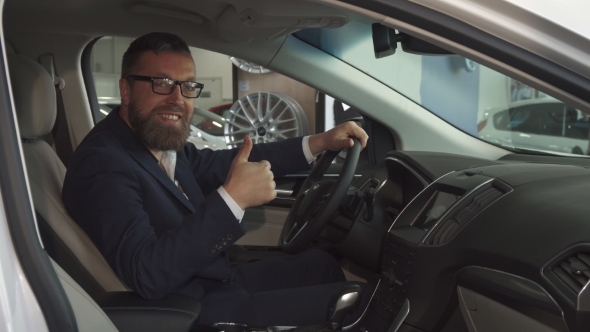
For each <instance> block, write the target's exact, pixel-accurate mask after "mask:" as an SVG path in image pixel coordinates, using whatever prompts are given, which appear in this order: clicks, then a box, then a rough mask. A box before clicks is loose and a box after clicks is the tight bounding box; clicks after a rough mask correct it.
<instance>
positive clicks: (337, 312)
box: [328, 285, 363, 331]
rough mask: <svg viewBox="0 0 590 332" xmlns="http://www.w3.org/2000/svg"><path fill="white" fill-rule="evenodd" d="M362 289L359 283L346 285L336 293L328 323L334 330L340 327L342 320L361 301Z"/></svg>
mask: <svg viewBox="0 0 590 332" xmlns="http://www.w3.org/2000/svg"><path fill="white" fill-rule="evenodd" d="M362 293H363V289H362V288H361V286H359V285H346V286H345V287H344V288H342V289H341V290H340V292H338V293H336V294H335V296H334V298H333V300H332V306H331V307H330V314H329V317H330V321H329V322H328V324H329V325H331V327H332V328H333V330H334V331H339V330H341V329H342V321H344V317H346V315H348V314H349V313H351V312H353V311H355V310H356V309H357V308H358V306H359V303H360V302H361V295H362Z"/></svg>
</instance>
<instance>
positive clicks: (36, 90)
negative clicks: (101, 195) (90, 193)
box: [7, 54, 127, 294]
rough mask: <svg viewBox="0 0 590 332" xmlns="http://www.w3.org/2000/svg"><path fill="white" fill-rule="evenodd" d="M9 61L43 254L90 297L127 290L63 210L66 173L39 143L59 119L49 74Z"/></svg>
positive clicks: (27, 62) (21, 60) (16, 58)
mask: <svg viewBox="0 0 590 332" xmlns="http://www.w3.org/2000/svg"><path fill="white" fill-rule="evenodd" d="M7 57H8V66H9V71H10V81H11V84H12V93H13V96H14V103H15V108H16V113H17V118H18V124H19V130H20V136H21V138H22V147H23V152H24V157H25V164H26V166H27V173H28V178H29V186H30V189H31V194H32V196H33V204H34V206H35V211H36V214H37V222H38V225H39V231H40V233H41V238H42V240H43V244H44V247H45V250H46V251H47V253H48V254H49V256H50V257H51V258H53V260H54V261H55V262H57V264H59V265H60V266H61V267H62V268H63V269H64V270H65V271H66V272H67V273H68V274H69V275H70V276H71V277H72V278H74V280H76V281H77V282H78V284H80V285H81V286H82V287H83V288H84V289H85V290H86V291H87V292H88V293H90V294H94V293H96V292H103V291H125V290H127V288H126V287H125V286H124V285H123V283H122V282H121V281H120V280H119V278H118V277H117V276H116V274H115V273H114V271H113V270H112V269H111V268H110V266H109V265H108V263H107V262H106V260H105V259H104V257H103V256H102V254H101V253H100V252H99V251H98V249H97V248H96V246H95V245H94V244H93V243H92V241H91V240H90V238H89V237H88V236H87V235H86V233H85V232H84V231H83V230H82V229H81V228H80V226H79V225H78V224H77V223H76V222H75V221H74V220H72V218H71V217H70V216H69V215H68V213H67V212H66V210H65V208H64V206H63V202H62V200H61V190H62V186H63V180H64V177H65V173H66V169H65V167H64V165H63V163H62V162H61V160H60V159H59V157H58V156H57V154H56V153H55V151H54V150H53V148H52V147H51V146H49V144H47V142H45V141H44V140H42V139H40V137H42V136H44V135H47V134H49V133H51V130H52V128H53V125H54V123H55V119H56V114H57V111H56V108H57V106H56V93H55V87H54V82H53V80H52V78H51V76H50V75H49V72H47V71H46V70H45V68H43V66H41V65H40V64H39V63H37V62H35V61H33V60H31V59H28V58H25V57H23V56H20V55H17V54H8V55H7Z"/></svg>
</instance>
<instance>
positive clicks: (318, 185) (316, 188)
mask: <svg viewBox="0 0 590 332" xmlns="http://www.w3.org/2000/svg"><path fill="white" fill-rule="evenodd" d="M319 187H320V184H319V183H316V184H315V185H314V186H313V188H311V189H312V190H318V188H319Z"/></svg>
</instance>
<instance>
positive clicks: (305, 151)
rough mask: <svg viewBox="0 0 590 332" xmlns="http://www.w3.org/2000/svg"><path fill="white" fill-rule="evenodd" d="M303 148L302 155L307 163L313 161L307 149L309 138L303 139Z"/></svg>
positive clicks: (309, 150)
mask: <svg viewBox="0 0 590 332" xmlns="http://www.w3.org/2000/svg"><path fill="white" fill-rule="evenodd" d="M301 145H302V146H303V154H304V155H305V159H307V163H308V164H309V163H311V162H312V161H314V160H315V158H314V156H313V154H311V149H310V148H309V136H305V137H303V142H302V144H301Z"/></svg>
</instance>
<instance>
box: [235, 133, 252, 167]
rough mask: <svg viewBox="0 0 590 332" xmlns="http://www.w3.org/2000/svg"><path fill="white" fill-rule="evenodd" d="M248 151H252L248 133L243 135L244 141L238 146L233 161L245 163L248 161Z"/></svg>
mask: <svg viewBox="0 0 590 332" xmlns="http://www.w3.org/2000/svg"><path fill="white" fill-rule="evenodd" d="M250 151H252V139H251V138H250V136H248V135H244V142H243V143H242V146H241V147H240V151H238V154H237V155H236V157H235V158H234V163H245V162H248V158H249V157H250Z"/></svg>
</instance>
